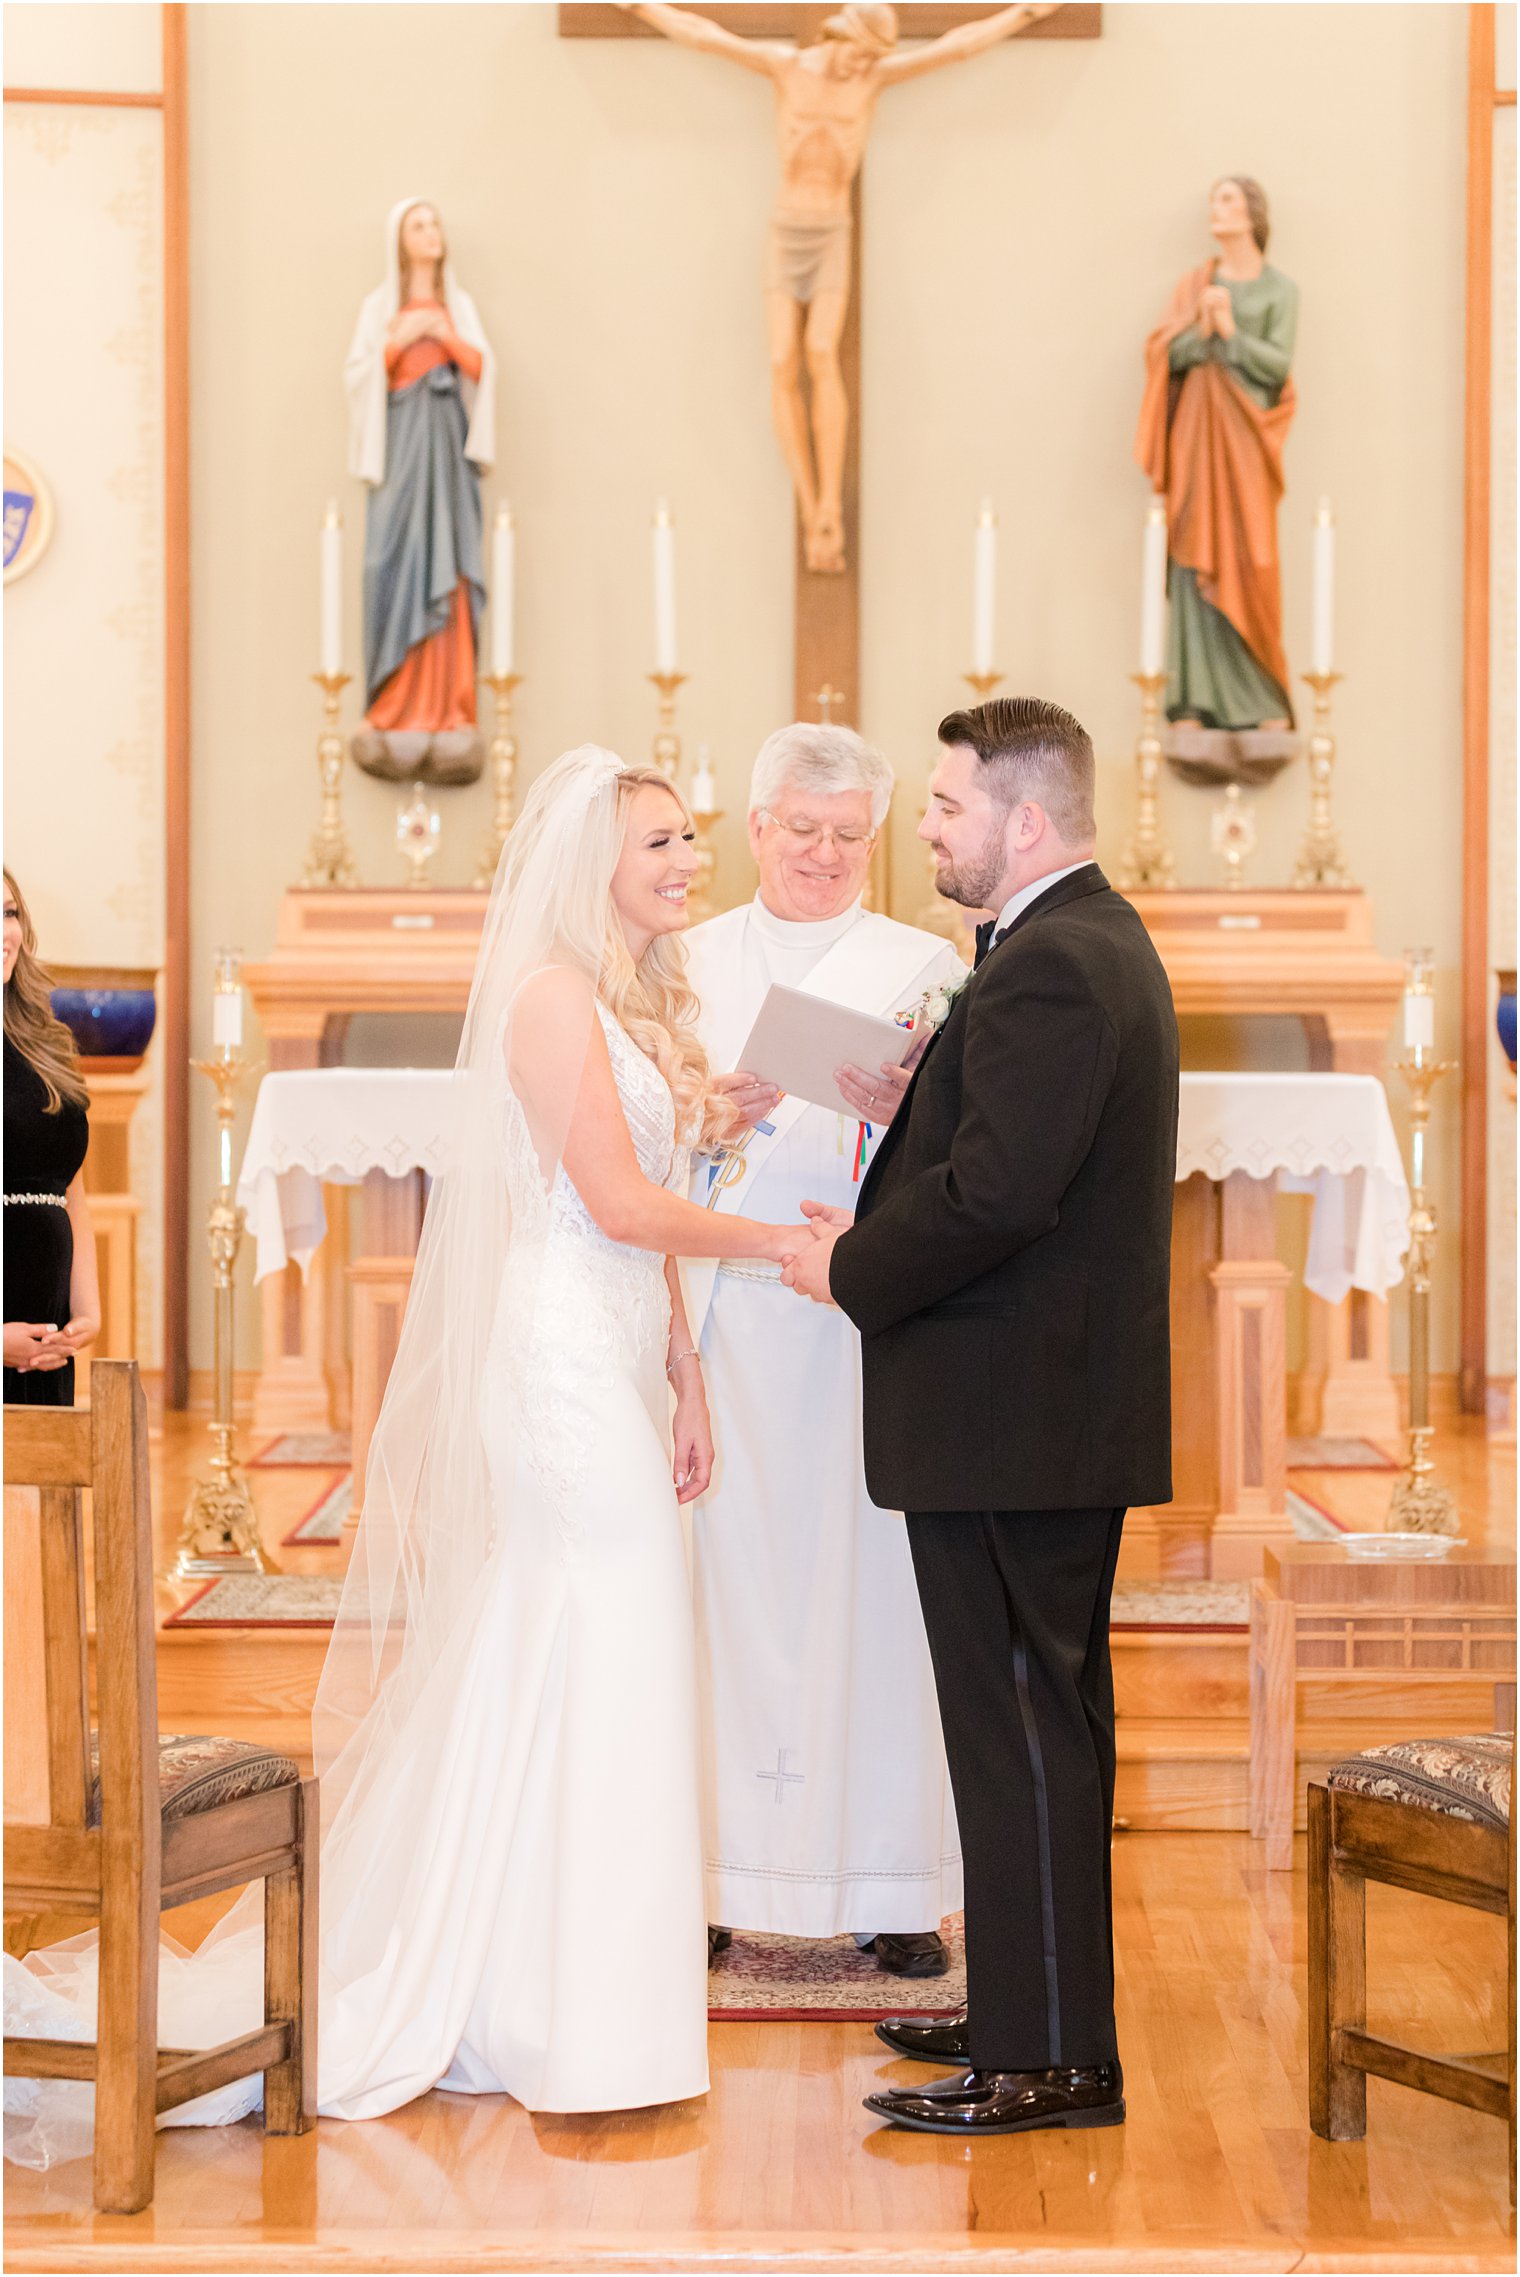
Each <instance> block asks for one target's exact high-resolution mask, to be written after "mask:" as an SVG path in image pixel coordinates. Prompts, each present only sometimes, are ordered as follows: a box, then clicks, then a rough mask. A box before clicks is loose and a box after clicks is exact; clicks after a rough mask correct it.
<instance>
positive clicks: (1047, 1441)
mask: <svg viewBox="0 0 1520 2277" xmlns="http://www.w3.org/2000/svg"><path fill="white" fill-rule="evenodd" d="M1176 1163H1177V1020H1176V1015H1175V1012H1174V1011H1173V1008H1172V996H1171V990H1170V988H1169V986H1168V984H1167V978H1166V974H1165V971H1164V970H1163V968H1162V964H1161V960H1160V958H1159V957H1158V956H1157V954H1156V951H1155V949H1154V947H1153V946H1152V943H1151V939H1150V936H1149V934H1148V933H1147V932H1146V930H1145V927H1144V926H1143V925H1142V924H1141V922H1140V919H1139V917H1138V916H1137V915H1136V913H1135V911H1134V910H1133V909H1132V908H1131V906H1130V904H1129V903H1128V902H1127V901H1125V900H1124V899H1123V897H1122V896H1121V895H1119V894H1117V893H1115V892H1114V891H1113V889H1112V888H1111V887H1110V885H1109V883H1108V880H1107V879H1106V878H1105V877H1104V875H1103V872H1102V871H1101V870H1100V869H1099V868H1098V866H1097V864H1096V863H1095V862H1093V863H1088V864H1086V865H1084V867H1083V868H1082V869H1080V870H1077V871H1075V872H1073V874H1072V875H1071V876H1070V877H1066V878H1062V879H1061V880H1060V881H1059V883H1058V884H1056V885H1054V886H1052V887H1050V888H1049V890H1048V891H1047V892H1046V893H1045V894H1044V895H1042V896H1041V897H1040V898H1039V899H1038V900H1037V901H1035V902H1034V903H1032V904H1031V905H1030V906H1029V907H1028V908H1026V909H1025V910H1024V911H1023V912H1022V913H1021V914H1020V916H1019V917H1017V918H1016V919H1015V920H1014V922H1013V924H1012V925H1011V926H1010V927H1009V928H1008V930H1007V932H1006V933H1004V934H1002V935H1001V936H999V937H998V939H997V940H995V942H994V944H993V946H992V948H991V950H990V951H989V952H988V954H987V956H986V957H985V958H984V960H983V961H982V963H981V965H980V966H979V967H978V968H977V970H976V972H975V973H973V975H972V977H971V979H970V980H969V981H968V982H967V983H966V985H965V986H964V988H963V989H962V990H961V992H960V994H959V995H958V996H957V998H956V1000H955V1003H954V1005H953V1007H952V1009H951V1012H950V1016H949V1019H948V1020H947V1021H946V1023H945V1025H944V1027H943V1028H942V1029H941V1031H940V1032H939V1034H938V1035H937V1036H936V1037H935V1038H934V1039H933V1041H932V1042H931V1043H930V1045H929V1048H928V1050H927V1052H926V1053H925V1055H924V1057H923V1059H922V1061H921V1062H920V1065H919V1067H918V1069H917V1071H916V1073H915V1075H914V1077H913V1080H912V1082H911V1083H910V1085H909V1088H908V1092H907V1095H906V1098H905V1100H904V1103H903V1105H902V1106H901V1107H900V1108H899V1109H898V1111H897V1114H896V1117H895V1118H894V1120H893V1122H892V1124H891V1125H890V1127H889V1129H888V1130H887V1132H886V1134H885V1136H884V1137H883V1139H882V1142H881V1145H880V1147H879V1148H878V1150H877V1154H876V1158H875V1160H874V1161H873V1162H872V1164H871V1167H870V1170H869V1172H868V1173H867V1176H866V1179H865V1181H864V1184H863V1185H862V1187H861V1194H860V1203H859V1207H858V1209H857V1212H856V1222H855V1225H854V1226H853V1227H852V1228H851V1230H850V1231H849V1232H847V1233H845V1234H843V1235H842V1236H841V1237H840V1239H839V1240H838V1241H837V1242H836V1244H835V1246H834V1252H833V1259H832V1264H831V1268H830V1286H831V1290H832V1294H833V1296H834V1298H835V1300H836V1302H837V1303H838V1304H839V1305H840V1306H841V1307H842V1308H843V1310H844V1311H845V1312H846V1313H847V1314H848V1315H849V1317H850V1319H851V1320H853V1321H854V1323H855V1325H856V1327H857V1328H858V1329H859V1330H860V1333H861V1338H862V1348H863V1356H864V1379H865V1381H864V1401H865V1457H866V1479H867V1483H868V1485H869V1487H870V1491H871V1495H872V1498H873V1500H874V1501H876V1502H877V1503H879V1504H880V1505H881V1506H882V1507H883V1508H884V1509H889V1510H938V1511H948V1510H1059V1509H1093V1508H1097V1507H1100V1506H1110V1507H1113V1508H1118V1507H1120V1506H1121V1505H1133V1504H1137V1503H1140V1504H1144V1503H1157V1502H1166V1501H1169V1500H1170V1498H1171V1492H1172V1480H1171V1352H1170V1336H1169V1310H1168V1290H1169V1279H1170V1261H1171V1224H1172V1190H1173V1181H1174V1178H1175V1175H1176Z"/></svg>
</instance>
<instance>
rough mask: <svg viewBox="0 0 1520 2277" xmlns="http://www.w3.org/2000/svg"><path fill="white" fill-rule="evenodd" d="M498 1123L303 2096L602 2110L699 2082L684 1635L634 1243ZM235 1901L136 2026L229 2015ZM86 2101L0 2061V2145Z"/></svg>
mask: <svg viewBox="0 0 1520 2277" xmlns="http://www.w3.org/2000/svg"><path fill="white" fill-rule="evenodd" d="M597 1012H598V1016H599V1018H600V1022H601V1026H602V1030H603V1032H604V1034H605V1036H606V1041H607V1047H608V1050H609V1053H610V1055H611V1059H612V1067H613V1073H614V1076H615V1078H616V1082H617V1087H618V1092H619V1096H620V1098H621V1101H622V1105H623V1110H624V1113H625V1116H626V1118H627V1121H628V1125H629V1129H630V1132H631V1133H632V1136H633V1140H634V1144H635V1147H636V1150H637V1153H638V1158H639V1164H640V1167H641V1169H642V1170H643V1172H644V1175H645V1176H646V1177H647V1178H649V1179H651V1180H652V1181H655V1182H657V1183H660V1184H666V1183H672V1184H673V1183H676V1182H678V1181H679V1179H680V1178H681V1177H682V1176H684V1169H683V1167H682V1165H680V1164H678V1162H677V1160H676V1154H677V1148H676V1142H675V1108H674V1103H673V1101H672V1098H671V1094H670V1091H669V1089H668V1087H667V1085H666V1083H665V1081H664V1078H663V1077H662V1076H661V1075H660V1073H659V1071H658V1070H657V1068H656V1067H655V1066H654V1065H653V1063H652V1062H651V1061H650V1060H649V1059H647V1058H646V1057H645V1056H644V1054H643V1053H642V1052H641V1051H640V1050H639V1049H638V1047H637V1046H636V1045H635V1044H634V1043H633V1042H632V1040H631V1039H630V1038H629V1036H628V1035H627V1034H626V1032H625V1031H624V1030H623V1029H622V1028H621V1027H620V1026H619V1025H618V1023H617V1022H616V1021H615V1020H614V1019H613V1018H612V1016H611V1014H610V1013H608V1012H607V1011H606V1009H605V1008H604V1007H603V1006H602V1005H601V1004H600V1003H598V1006H597ZM503 1088H504V1089H505V1085H504V1084H503ZM498 1127H499V1128H501V1129H503V1130H504V1132H505V1140H506V1153H507V1161H506V1163H505V1166H504V1168H505V1174H506V1179H507V1184H508V1188H509V1191H510V1196H511V1207H512V1228H513V1230H512V1247H511V1250H510V1252H509V1255H508V1264H507V1270H506V1271H505V1273H504V1274H503V1276H502V1282H501V1292H500V1297H499V1301H498V1304H497V1308H496V1314H495V1319H494V1323H493V1326H492V1330H491V1335H490V1341H489V1345H488V1348H487V1354H486V1364H485V1369H484V1376H483V1383H482V1393H481V1400H480V1412H479V1426H480V1430H481V1434H482V1437H483V1439H484V1442H485V1449H486V1456H487V1463H488V1469H489V1475H490V1483H491V1498H492V1503H493V1506H494V1507H495V1508H496V1509H497V1510H498V1511H499V1513H500V1516H501V1523H500V1525H499V1526H498V1528H497V1530H496V1535H495V1539H494V1541H493V1543H492V1546H491V1548H490V1552H489V1555H488V1557H487V1559H486V1561H485V1564H484V1567H483V1570H482V1572H481V1574H480V1576H479V1586H478V1590H477V1591H476V1593H475V1595H474V1600H473V1606H472V1610H471V1613H470V1616H469V1620H468V1623H467V1625H466V1626H465V1627H464V1628H463V1629H462V1631H461V1632H460V1633H459V1635H458V1636H457V1637H453V1638H451V1639H450V1650H449V1651H448V1652H447V1653H445V1654H443V1655H441V1656H440V1657H439V1659H438V1660H437V1662H436V1664H435V1665H434V1666H433V1667H432V1668H431V1670H430V1672H429V1674H428V1678H427V1683H426V1687H425V1689H424V1691H423V1692H422V1694H421V1695H420V1696H419V1697H418V1699H417V1700H416V1702H415V1703H414V1708H415V1712H410V1713H408V1714H406V1715H405V1717H404V1718H403V1719H402V1720H401V1721H400V1724H399V1728H397V1729H396V1730H394V1731H392V1732H388V1733H387V1734H386V1736H385V1738H384V1741H383V1743H382V1744H381V1745H380V1746H379V1747H378V1748H377V1749H375V1750H374V1751H373V1754H372V1759H371V1762H370V1763H369V1764H368V1765H367V1766H366V1775H365V1777H364V1779H363V1781H362V1783H356V1785H355V1787H354V1788H353V1790H352V1791H351V1792H350V1793H349V1795H348V1796H347V1798H346V1800H345V1801H344V1803H343V1805H342V1806H341V1808H340V1810H339V1812H338V1814H337V1821H336V1824H335V1825H334V1827H333V1828H332V1829H331V1830H330V1832H329V1833H328V1835H327V1837H326V1839H325V1840H324V1845H323V1856H322V1887H321V1893H320V1904H321V1915H322V1926H321V1967H320V1980H319V1981H320V2001H319V2008H318V2027H317V2045H318V2107H319V2109H320V2111H321V2112H322V2113H323V2114H324V2115H328V2116H334V2117H340V2118H346V2119H364V2118H372V2117H375V2116H377V2115H379V2114H380V2113H382V2112H386V2111H391V2110H394V2109H396V2108H397V2107H398V2106H399V2105H401V2104H403V2103H407V2102H409V2101H410V2100H411V2099H412V2098H413V2097H414V2096H417V2095H420V2094H423V2093H425V2092H426V2091H427V2090H428V2089H429V2088H431V2087H434V2086H438V2085H441V2086H444V2087H447V2088H452V2089H456V2090H462V2091H465V2092H473V2093H481V2094H487V2093H493V2092H499V2091H503V2090H504V2091H505V2092H506V2093H508V2094H510V2095H513V2096H515V2097H517V2098H518V2100H519V2101H520V2102H522V2103H524V2104H526V2105H527V2106H528V2107H529V2108H530V2109H531V2110H535V2111H598V2110H619V2109H629V2108H633V2107H636V2106H638V2105H643V2104H652V2103H664V2102H672V2101H676V2100H678V2099H680V2098H683V2097H686V2096H692V2095H700V2094H702V2093H704V2092H705V2090H706V2087H707V2006H706V2002H707V1945H706V1926H705V1907H704V1901H703V1882H702V1850H701V1834H700V1827H699V1823H698V1819H699V1813H698V1767H697V1725H696V1716H697V1707H696V1682H695V1660H694V1646H693V1623H692V1609H691V1595H690V1586H689V1580H688V1571H687V1563H686V1549H685V1541H684V1534H683V1528H682V1523H681V1517H680V1512H679V1509H678V1506H677V1503H676V1500H675V1493H674V1489H673V1487H672V1483H671V1477H670V1439H669V1421H668V1419H669V1403H668V1393H667V1388H666V1377H665V1372H664V1361H665V1354H666V1349H667V1338H668V1334H669V1322H670V1311H669V1297H668V1293H667V1290H666V1285H665V1278H664V1260H663V1258H661V1257H659V1256H656V1255H653V1254H651V1253H649V1252H645V1251H640V1250H633V1249H629V1248H626V1247H623V1246H621V1245H619V1244H618V1243H616V1242H613V1241H610V1240H609V1239H608V1238H607V1237H606V1236H605V1235H604V1234H602V1233H601V1232H600V1231H599V1230H598V1228H597V1227H596V1225H595V1224H594V1223H593V1221H592V1219H591V1218H590V1216H589V1214H588V1213H587V1211H586V1210H585V1208H584V1206H583V1204H582V1203H581V1201H580V1198H579V1196H578V1195H577V1194H576V1192H575V1190H574V1188H573V1187H572V1186H571V1184H570V1182H569V1180H568V1178H567V1177H566V1175H565V1173H564V1171H563V1169H560V1170H558V1171H557V1173H556V1175H555V1177H554V1181H553V1184H552V1187H551V1189H550V1191H549V1192H548V1194H547V1195H546V1193H545V1191H544V1182H543V1177H542V1175H541V1173H540V1171H539V1168H538V1163H537V1159H536V1157H535V1155H534V1151H533V1147H532V1144H531V1142H530V1139H529V1135H528V1130H527V1126H526V1123H525V1121H524V1118H523V1115H522V1112H521V1110H520V1108H519V1107H518V1105H517V1102H516V1100H515V1098H514V1097H513V1096H512V1094H511V1093H510V1091H507V1092H506V1098H505V1112H504V1114H503V1117H502V1121H501V1123H500V1125H499V1126H498ZM440 1734H442V1735H444V1736H443V1738H442V1743H441V1744H440V1736H439V1735H440ZM377 1885H378V1886H379V1887H380V1888H382V1889H383V1890H384V1891H385V1893H386V1895H385V1898H384V1901H383V1902H382V1903H381V1904H379V1905H377V1903H376V1902H375V1897H374V1889H375V1887H376V1886H377ZM251 1898H252V1900H253V1903H250V1902H249V1901H247V1900H245V1901H242V1904H241V1907H240V1911H242V1910H246V1912H247V1915H248V1926H247V1928H246V1929H242V1930H236V1931H234V1932H233V1933H232V1934H223V1933H219V1932H214V1933H213V1937H212V1939H211V1940H210V1941H209V1947H208V1949H206V1950H203V1952H202V1953H198V1954H194V1955H191V1956H188V1957H186V1956H179V1957H176V1956H175V1954H174V1952H173V1951H168V1952H166V1954H165V1956H164V1960H163V1964H162V1969H161V1978H160V1985H161V1995H160V1997H161V2005H162V2016H161V2023H160V2042H161V2044H165V2045H178V2046H182V2047H183V2046H200V2045H209V2044H211V2043H212V2042H214V2041H216V2040H219V2039H223V2038H227V2037H229V2036H230V2035H231V2034H232V2033H234V2032H236V2031H240V2030H246V2029H250V2028H252V2026H253V2025H254V2024H256V2023H257V2021H258V2020H259V2017H260V2014H261V2008H260V2000H261V1992H262V1956H261V1930H260V1927H259V1920H258V1913H257V1911H256V1910H255V1908H256V1906H257V1899H258V1892H257V1891H255V1892H253V1893H251ZM92 1945H93V1940H89V1939H82V1940H75V1941H74V1944H73V1947H72V1948H68V1947H57V1948H53V1949H52V1950H51V1951H50V1952H48V1953H45V1954H36V1955H33V1956H31V1957H30V1961H29V1962H28V1964H26V1965H25V1966H23V1965H21V1964H18V1963H16V1962H14V1961H13V1960H11V1959H9V1958H8V1959H7V1962H6V2006H7V2019H6V2025H7V2030H14V2029H21V2030H30V2031H38V2032H44V2033H48V2034H58V2033H60V2032H61V2031H62V2030H63V2029H65V2028H68V2026H69V2025H70V2024H72V2029H73V2030H74V2031H76V2032H78V2033H80V2034H82V2035H87V2034H88V2033H89V2031H90V2030H91V2029H92V2022H93V2020H92V2018H91V2017H90V2015H89V2010H90V2009H91V2008H92V2007H93V1995H94V1986H93V1961H94V1955H93V1950H92ZM59 1994H61V1995H62V1996H63V1998H64V2000H65V2001H66V2002H67V2006H64V2005H62V2003H61V2002H59V2001H58V2000H57V1999H56V1998H55V1995H59ZM13 2015H14V2016H15V2017H16V2019H17V2021H16V2022H15V2023H13V2022H12V2016H13ZM259 2088H260V2082H259V2081H258V2080H256V2079H254V2080H249V2081H244V2082H242V2083H240V2084H239V2086H238V2087H236V2088H232V2089H228V2090H225V2091H223V2092H221V2093H219V2094H217V2095H214V2096H208V2097H204V2098H202V2099H201V2101H200V2102H199V2103H195V2104H187V2105H186V2106H184V2108H183V2109H182V2110H180V2111H178V2112H174V2113H171V2114H169V2117H168V2122H167V2123H170V2124H181V2125H194V2124H201V2125H207V2124H213V2123H216V2122H218V2121H221V2120H225V2119H227V2118H233V2117H237V2116H239V2115H241V2113H243V2112H245V2111H247V2110H250V2109H252V2108H253V2107H254V2106H255V2104H256V2102H257V2100H258V2094H259ZM90 2094H91V2091H90V2090H88V2089H80V2088H74V2089H67V2088H64V2089H59V2088H55V2087H53V2086H51V2085H50V2086H48V2087H47V2088H45V2089H41V2090H39V2089H38V2087H37V2085H36V2083H32V2082H11V2081H8V2082H7V2111H8V2114H9V2113H10V2112H11V2111H12V2110H15V2111H17V2114H18V2116H17V2119H16V2120H15V2121H14V2122H13V2120H12V2119H11V2117H9V2116H8V2118H7V2149H8V2151H12V2135H13V2132H14V2133H15V2134H16V2135H17V2136H19V2138H20V2139H19V2140H17V2141H16V2142H15V2147H14V2150H13V2151H12V2155H19V2156H21V2157H23V2158H28V2157H30V2158H32V2159H34V2160H35V2161H36V2163H39V2164H41V2163H48V2161H49V2160H50V2159H51V2158H56V2157H59V2156H72V2155H78V2153H79V2152H81V2151H83V2150H84V2149H86V2148H87V2147H88V2135H87V2133H84V2132H83V2130H81V2129H80V2128H79V2127H78V2126H77V2123H76V2126H75V2129H74V2133H75V2137H76V2138H78V2137H79V2136H80V2135H81V2134H82V2135H83V2139H75V2140H74V2141H72V2142H71V2144H70V2145H69V2147H67V2148H62V2147H60V2145H61V2143H62V2139H63V2138H62V2135H61V2134H59V2133H54V2134H52V2135H50V2134H49V2126H48V2120H49V2113H50V2111H56V2110H57V2108H58V2107H57V2106H55V2103H54V2099H55V2098H56V2097H58V2096H60V2095H66V2096H70V2097H71V2098H72V2099H73V2110H74V2117H75V2120H76V2122H77V2119H78V2115H79V2109H80V2099H81V2098H88V2097H89V2096H90ZM65 2108H66V2107H65ZM85 2109H86V2111H87V2109H88V2105H87V2103H86V2105H85ZM28 2111H31V2112H32V2113H34V2114H35V2116H33V2117H30V2118H28V2117H25V2116H23V2114H25V2113H27V2112H28ZM28 2137H30V2142H28Z"/></svg>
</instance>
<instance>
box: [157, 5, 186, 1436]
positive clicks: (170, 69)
mask: <svg viewBox="0 0 1520 2277" xmlns="http://www.w3.org/2000/svg"><path fill="white" fill-rule="evenodd" d="M185 23H186V11H185V8H184V6H183V4H182V0H168V4H166V5H165V7H164V10H163V40H164V96H163V103H164V540H165V545H164V588H165V589H164V1001H163V1037H164V1041H163V1051H164V1241H163V1273H164V1398H165V1402H166V1404H167V1405H168V1406H170V1407H183V1406H184V1405H185V1403H186V1400H187V1398H188V1396H189V1379H190V1269H189V1256H190V1181H189V1177H188V1175H187V1171H188V1164H189V1158H190V212H189V203H190V200H189V141H188V118H187V108H188V104H187V97H188V89H187V83H186V54H185Z"/></svg>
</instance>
